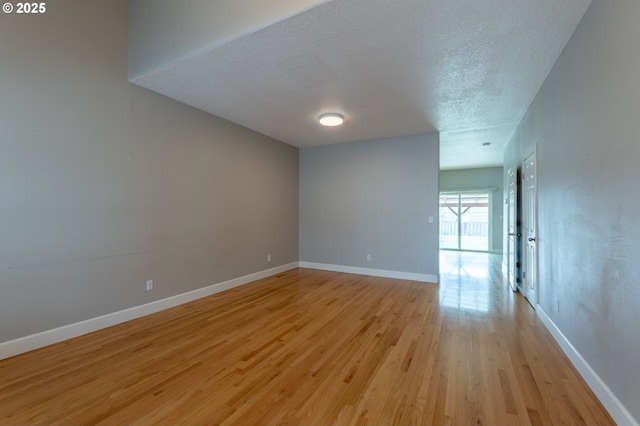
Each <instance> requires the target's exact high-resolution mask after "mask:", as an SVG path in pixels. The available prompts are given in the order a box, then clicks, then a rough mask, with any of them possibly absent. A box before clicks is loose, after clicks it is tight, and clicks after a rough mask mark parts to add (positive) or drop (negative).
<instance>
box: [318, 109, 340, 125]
mask: <svg viewBox="0 0 640 426" xmlns="http://www.w3.org/2000/svg"><path fill="white" fill-rule="evenodd" d="M319 118H320V124H322V125H323V126H339V125H341V124H342V123H344V116H342V114H338V113H336V112H328V113H326V114H322V115H321V116H320V117H319Z"/></svg>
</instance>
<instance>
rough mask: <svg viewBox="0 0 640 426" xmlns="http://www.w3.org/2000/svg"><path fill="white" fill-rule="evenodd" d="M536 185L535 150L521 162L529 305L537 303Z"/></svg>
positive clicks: (524, 284)
mask: <svg viewBox="0 0 640 426" xmlns="http://www.w3.org/2000/svg"><path fill="white" fill-rule="evenodd" d="M537 204H538V187H537V164H536V150H535V147H534V149H533V151H532V152H531V153H530V154H529V155H528V156H527V157H525V159H524V161H523V162H522V250H523V258H522V288H521V291H522V293H523V294H524V296H525V297H526V298H527V300H528V301H529V303H531V306H533V307H534V309H535V307H536V306H537V304H538V235H537V233H538V207H537Z"/></svg>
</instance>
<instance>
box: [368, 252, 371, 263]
mask: <svg viewBox="0 0 640 426" xmlns="http://www.w3.org/2000/svg"><path fill="white" fill-rule="evenodd" d="M367 262H371V255H370V254H368V255H367Z"/></svg>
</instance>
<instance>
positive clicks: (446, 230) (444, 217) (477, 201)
mask: <svg viewBox="0 0 640 426" xmlns="http://www.w3.org/2000/svg"><path fill="white" fill-rule="evenodd" d="M490 199H491V194H490V193H489V192H441V193H440V248H441V249H444V250H469V251H489V228H490V226H489V225H490V223H491V220H490V217H489V211H490V210H489V204H490V203H489V201H490Z"/></svg>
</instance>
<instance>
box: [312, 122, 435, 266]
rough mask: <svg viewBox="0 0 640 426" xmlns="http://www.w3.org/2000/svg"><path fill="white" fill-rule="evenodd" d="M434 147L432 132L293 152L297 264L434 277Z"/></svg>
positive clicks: (433, 134)
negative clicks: (296, 182)
mask: <svg viewBox="0 0 640 426" xmlns="http://www.w3.org/2000/svg"><path fill="white" fill-rule="evenodd" d="M438 150H439V140H438V135H437V134H435V133H432V134H426V135H418V136H410V137H403V138H395V139H383V140H376V141H366V142H359V143H352V144H343V145H333V146H325V147H316V148H305V149H302V150H300V261H303V262H315V263H325V264H331V265H342V266H351V267H360V268H373V269H382V270H387V271H399V272H410V273H418V274H431V275H437V274H438V226H437V216H438V163H439V158H438ZM429 216H433V217H434V223H428V217H429ZM367 254H371V256H372V260H371V262H368V261H367V260H366V255H367Z"/></svg>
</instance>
